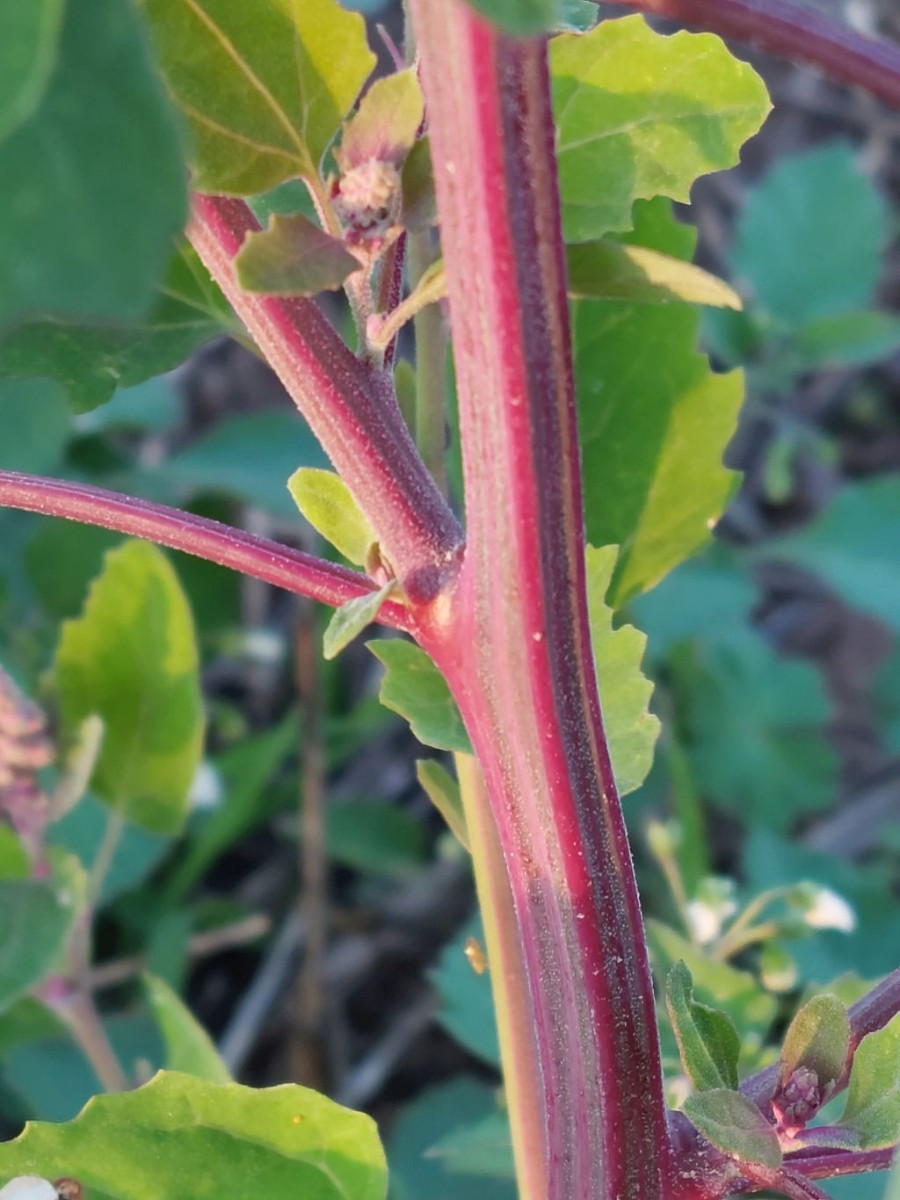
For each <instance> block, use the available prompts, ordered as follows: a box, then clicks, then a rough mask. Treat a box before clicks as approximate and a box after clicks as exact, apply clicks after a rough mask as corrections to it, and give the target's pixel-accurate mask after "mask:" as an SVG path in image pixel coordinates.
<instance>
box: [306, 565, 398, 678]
mask: <svg viewBox="0 0 900 1200" xmlns="http://www.w3.org/2000/svg"><path fill="white" fill-rule="evenodd" d="M396 586H397V582H396V580H394V579H391V580H389V581H388V582H387V583H386V584H385V585H384V587H381V588H379V589H378V591H377V592H369V594H368V595H366V596H357V597H356V599H355V600H348V601H347V603H346V604H342V605H341V607H340V608H338V609H336V610H335V612H334V613H333V614H332V617H331V620H330V621H329V622H328V626H327V628H326V629H325V635H324V637H323V638H322V654H323V655H324V656H325V658H326V659H329V660H330V659H332V658H337V656H338V655H339V654H340V652H341V651H342V650H343V649H344V648H345V647H346V646H349V645H350V643H351V642H352V641H353V639H354V638H355V637H356V636H357V635H358V634H360V633H362V631H363V630H364V629H365V628H366V626H368V625H371V624H372V622H373V621H374V620H375V618H376V617H377V616H378V611H379V609H380V608H381V606H382V604H384V602H385V600H387V598H388V596H390V594H391V592H393V591H394V589H395V588H396Z"/></svg>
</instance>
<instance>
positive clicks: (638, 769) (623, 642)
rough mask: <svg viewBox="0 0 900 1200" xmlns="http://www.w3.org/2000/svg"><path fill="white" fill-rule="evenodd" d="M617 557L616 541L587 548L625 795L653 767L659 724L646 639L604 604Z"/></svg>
mask: <svg viewBox="0 0 900 1200" xmlns="http://www.w3.org/2000/svg"><path fill="white" fill-rule="evenodd" d="M616 557H617V549H616V547H615V546H606V547H604V548H603V549H602V550H597V549H595V548H594V547H593V546H588V548H587V586H588V616H589V619H590V623H591V647H592V649H593V651H594V659H595V661H596V663H597V674H598V677H599V680H600V705H601V709H602V712H603V723H604V728H605V730H606V737H607V741H608V744H609V753H610V757H611V759H612V764H613V771H614V773H615V776H616V784H617V785H618V788H619V794H620V795H622V796H625V795H627V794H628V793H629V792H633V791H635V790H636V789H637V788H639V787H640V785H641V784H642V783H643V782H644V780H645V779H646V777H647V775H648V774H649V772H650V767H651V765H652V763H653V751H654V748H655V746H656V740H657V738H658V737H659V729H660V725H659V721H658V719H657V718H656V717H655V716H653V715H652V714H651V713H650V712H649V711H648V705H649V703H650V696H651V695H652V693H653V684H652V683H651V682H650V680H649V679H647V678H646V677H645V676H644V675H643V674H642V673H641V660H642V659H643V657H644V650H645V648H646V645H647V639H646V637H645V636H644V635H643V634H642V633H640V632H639V631H638V630H637V629H635V628H634V627H633V626H631V625H621V626H619V628H618V629H613V610H612V609H611V608H608V607H607V605H606V603H605V596H606V593H607V591H608V589H609V584H610V580H611V579H612V576H613V570H614V568H615V565H616Z"/></svg>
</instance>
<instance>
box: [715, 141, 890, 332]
mask: <svg viewBox="0 0 900 1200" xmlns="http://www.w3.org/2000/svg"><path fill="white" fill-rule="evenodd" d="M886 239H887V209H886V206H885V203H884V201H883V200H882V199H881V197H880V196H879V195H878V193H877V192H876V191H875V190H874V188H873V187H872V185H871V184H870V183H869V181H868V180H867V179H866V177H865V175H864V174H863V172H862V171H861V170H860V169H859V167H858V166H857V164H856V161H855V159H854V155H853V151H852V149H851V147H850V146H849V145H847V144H846V143H841V142H838V143H835V144H832V145H827V146H821V147H817V148H816V149H814V150H809V151H806V152H805V153H803V154H794V155H791V156H790V157H789V158H785V159H784V160H783V161H782V162H780V163H778V165H777V166H775V167H774V168H773V169H772V170H771V171H770V172H769V174H768V175H767V176H766V177H765V179H764V180H763V181H762V183H760V184H759V185H758V186H757V187H755V188H754V189H753V191H752V192H751V193H750V195H749V196H748V198H747V202H746V203H745V205H744V207H743V209H742V210H741V213H740V216H739V218H738V222H737V229H736V234H735V244H734V249H733V251H732V256H731V257H732V260H733V262H734V266H735V268H736V270H737V271H738V272H739V274H740V275H741V277H742V278H743V279H744V280H745V281H746V282H747V283H748V284H749V286H750V288H751V289H752V292H753V294H754V296H755V298H756V301H757V303H758V304H759V305H760V306H761V307H762V308H763V309H765V310H766V312H767V313H769V314H770V316H772V317H774V318H776V319H777V320H778V321H779V322H781V323H782V324H784V325H785V326H787V327H789V328H797V327H800V326H803V325H804V324H805V323H806V322H808V321H812V320H814V319H816V318H819V317H826V316H832V315H835V314H840V313H846V312H850V311H852V310H854V309H858V308H862V307H865V305H866V304H867V302H868V301H869V299H870V297H871V294H872V291H873V290H874V288H875V284H876V283H877V281H878V278H879V276H880V274H881V250H882V247H883V246H884V243H885V241H886Z"/></svg>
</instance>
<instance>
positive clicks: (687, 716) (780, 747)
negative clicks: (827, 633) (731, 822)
mask: <svg viewBox="0 0 900 1200" xmlns="http://www.w3.org/2000/svg"><path fill="white" fill-rule="evenodd" d="M670 665H671V670H672V676H673V680H674V681H675V686H676V687H677V691H678V695H679V704H680V709H681V714H680V715H681V721H682V728H683V729H684V731H685V745H686V748H687V751H688V755H689V757H690V760H691V763H692V764H693V768H694V771H695V773H696V777H697V782H698V784H699V786H700V788H701V790H702V791H703V792H704V794H705V795H706V796H707V797H708V798H709V799H710V800H712V801H713V802H714V803H715V804H717V805H719V806H721V807H723V808H726V809H728V810H730V811H731V812H733V813H734V814H735V815H736V816H738V817H739V818H740V820H741V821H742V822H744V823H745V824H748V825H758V826H768V827H769V828H773V829H780V830H786V829H788V828H790V825H791V823H792V822H793V821H795V820H796V819H797V817H798V816H799V815H801V814H803V813H808V812H813V811H816V810H817V809H821V808H823V807H825V806H826V805H828V804H830V803H831V802H832V798H833V796H834V787H835V769H836V759H835V754H834V751H833V749H832V748H831V747H830V746H829V745H828V743H827V741H826V738H825V729H824V727H825V721H826V720H827V718H828V704H827V701H826V698H825V695H824V693H823V691H822V681H821V677H820V675H819V673H818V672H817V671H816V670H815V668H813V667H812V666H811V665H810V664H809V663H803V662H790V661H786V660H784V659H782V658H779V657H778V656H777V655H776V653H775V651H774V650H772V649H771V647H769V646H768V645H767V644H766V643H765V642H764V641H762V639H761V638H759V637H754V635H753V634H752V633H751V632H750V631H747V632H746V634H745V636H743V637H741V636H737V635H735V634H734V633H733V635H732V638H731V640H728V641H724V640H723V641H722V642H720V643H715V642H713V643H710V642H709V641H707V642H706V643H704V642H703V641H700V642H699V643H698V644H697V645H696V646H695V647H686V648H685V649H684V650H683V652H681V653H679V654H677V655H675V656H674V657H673V659H672V660H671V664H670Z"/></svg>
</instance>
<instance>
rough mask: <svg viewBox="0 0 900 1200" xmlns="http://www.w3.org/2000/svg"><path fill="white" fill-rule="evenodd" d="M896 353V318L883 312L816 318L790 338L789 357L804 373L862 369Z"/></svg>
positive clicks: (899, 335) (899, 321) (899, 325)
mask: <svg viewBox="0 0 900 1200" xmlns="http://www.w3.org/2000/svg"><path fill="white" fill-rule="evenodd" d="M897 350H900V318H898V317H895V316H892V315H891V314H890V313H883V312H851V313H839V314H837V315H836V316H828V317H816V318H814V319H813V320H812V321H810V322H809V323H808V324H806V325H804V326H802V327H801V328H800V329H798V330H797V332H796V333H795V335H794V338H793V341H792V343H791V346H790V353H791V355H793V356H796V358H798V359H799V360H800V363H801V364H802V366H803V367H804V368H805V369H807V370H821V369H823V368H827V367H863V366H866V365H867V364H869V363H875V362H879V361H880V360H881V359H884V358H888V357H889V356H890V355H892V354H895V353H896V352H897Z"/></svg>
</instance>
